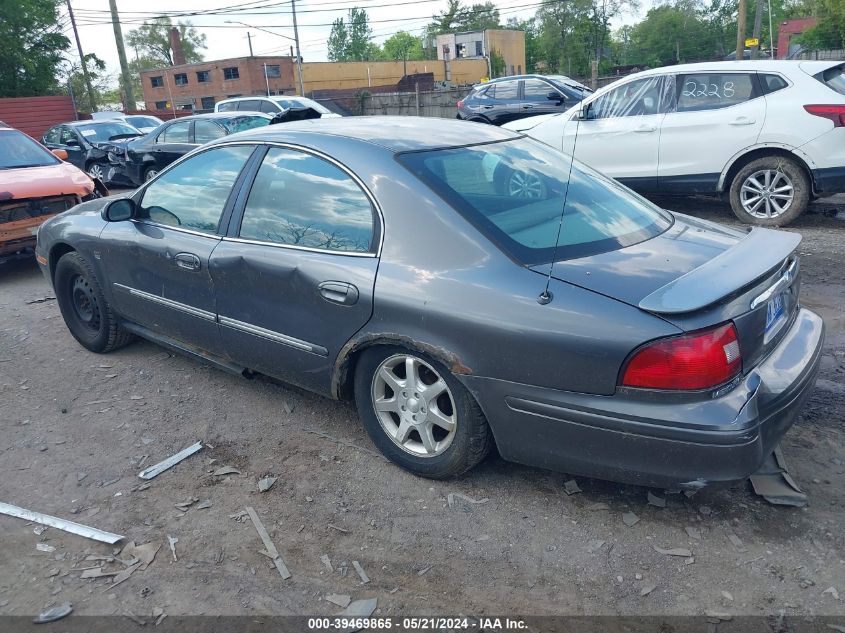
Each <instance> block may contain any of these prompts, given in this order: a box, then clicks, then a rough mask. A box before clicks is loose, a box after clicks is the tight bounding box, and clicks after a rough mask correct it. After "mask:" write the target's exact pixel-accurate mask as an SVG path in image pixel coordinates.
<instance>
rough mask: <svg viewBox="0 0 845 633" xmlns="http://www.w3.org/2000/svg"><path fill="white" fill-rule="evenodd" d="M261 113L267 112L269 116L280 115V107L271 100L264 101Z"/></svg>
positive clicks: (261, 105)
mask: <svg viewBox="0 0 845 633" xmlns="http://www.w3.org/2000/svg"><path fill="white" fill-rule="evenodd" d="M260 109H261V112H266V113H267V114H278V113H279V106H277V105H276V104H275V103H274V102H272V101H269V100H266V99H265V100H263V101H262V102H261V104H260Z"/></svg>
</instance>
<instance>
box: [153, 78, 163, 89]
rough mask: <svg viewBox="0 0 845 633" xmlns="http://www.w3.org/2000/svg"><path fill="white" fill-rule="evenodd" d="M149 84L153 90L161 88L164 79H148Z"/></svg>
mask: <svg viewBox="0 0 845 633" xmlns="http://www.w3.org/2000/svg"><path fill="white" fill-rule="evenodd" d="M150 83H151V84H152V86H153V88H161V87H162V86H163V85H164V79H163V78H162V77H161V75H159V76H158V77H150Z"/></svg>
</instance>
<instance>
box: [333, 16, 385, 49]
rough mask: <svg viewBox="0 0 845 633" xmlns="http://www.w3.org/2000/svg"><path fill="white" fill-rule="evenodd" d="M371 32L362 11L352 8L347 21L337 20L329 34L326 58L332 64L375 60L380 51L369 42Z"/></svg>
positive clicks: (367, 20) (367, 19)
mask: <svg viewBox="0 0 845 633" xmlns="http://www.w3.org/2000/svg"><path fill="white" fill-rule="evenodd" d="M371 37H372V30H371V29H370V22H369V18H368V17H367V12H366V10H364V9H359V8H358V7H353V8H352V9H350V10H349V15H348V16H347V19H346V20H344V19H343V18H337V19H336V20H335V21H334V22H332V30H331V33H329V39H328V40H327V42H326V43H327V45H328V49H329V50H328V58H329V61H333V62H359V61H368V60H370V59H377V58H378V56H379V55H380V54H381V49H379V48H378V46H376V45H374V44H372V43H371V42H370V38H371Z"/></svg>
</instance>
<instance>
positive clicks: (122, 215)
mask: <svg viewBox="0 0 845 633" xmlns="http://www.w3.org/2000/svg"><path fill="white" fill-rule="evenodd" d="M135 211H136V207H135V202H134V201H133V200H132V198H118V199H117V200H113V201H112V202H109V203H108V204H107V205H106V207H105V209H103V219H104V220H105V221H106V222H125V221H126V220H131V219H132V218H134V217H135Z"/></svg>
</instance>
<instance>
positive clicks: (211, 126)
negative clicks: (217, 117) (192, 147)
mask: <svg viewBox="0 0 845 633" xmlns="http://www.w3.org/2000/svg"><path fill="white" fill-rule="evenodd" d="M224 136H226V130H224V129H223V128H222V127H220V126H219V125H217V124H216V123H212V122H211V121H203V120H201V119H198V120H197V121H195V122H194V142H195V143H208V142H209V141H213V140H214V139H218V138H223V137H224Z"/></svg>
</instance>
